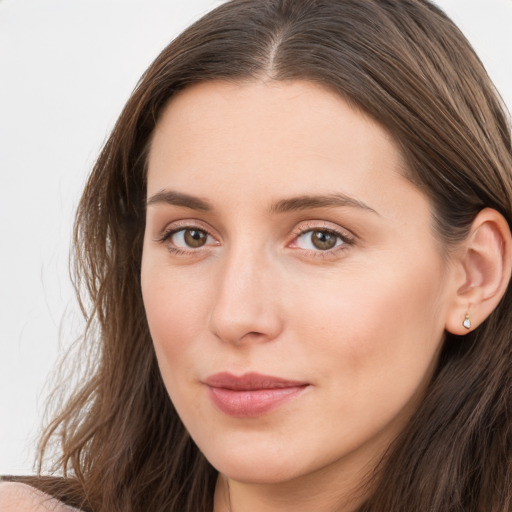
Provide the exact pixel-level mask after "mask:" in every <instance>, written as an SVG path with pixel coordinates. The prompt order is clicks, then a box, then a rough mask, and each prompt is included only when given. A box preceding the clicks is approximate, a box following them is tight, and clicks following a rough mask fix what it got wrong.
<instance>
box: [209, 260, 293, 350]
mask: <svg viewBox="0 0 512 512" xmlns="http://www.w3.org/2000/svg"><path fill="white" fill-rule="evenodd" d="M249 252H251V251H248V250H246V251H239V252H238V254H233V255H231V256H229V257H228V258H227V259H226V261H224V262H223V264H222V270H221V271H220V272H219V278H218V281H217V282H218V288H217V292H216V294H215V299H214V303H213V305H212V309H211V313H210V318H209V329H210V331H211V332H212V333H213V334H214V335H215V336H216V337H217V338H219V339H220V340H221V341H223V342H226V343H231V344H235V345H239V344H242V343H249V342H266V341H271V340H273V339H275V338H277V337H278V336H279V333H280V332H281V330H282V325H283V322H282V316H281V314H280V310H279V309H280V308H279V306H278V304H277V295H276V294H275V291H276V289H278V287H277V286H276V283H275V280H276V279H275V275H273V272H272V270H271V267H272V266H271V265H270V264H269V263H268V261H267V260H266V259H265V258H264V257H262V256H261V255H257V254H254V253H251V254H249Z"/></svg>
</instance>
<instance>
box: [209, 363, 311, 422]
mask: <svg viewBox="0 0 512 512" xmlns="http://www.w3.org/2000/svg"><path fill="white" fill-rule="evenodd" d="M204 384H205V385H206V386H207V387H208V392H209V396H210V399H211V400H212V402H213V404H214V405H215V406H216V407H217V409H219V410H220V411H221V412H223V413H224V414H227V415H228V416H233V417H235V418H254V417H256V416H260V415H262V414H265V413H267V412H270V411H271V410H273V409H276V408H277V407H279V406H281V405H283V404H284V403H285V402H288V401H289V400H292V399H293V398H296V397H298V396H299V395H301V394H302V393H303V392H304V391H305V390H306V388H308V387H309V386H310V384H309V383H307V382H301V381H294V380H287V379H282V378H279V377H273V376H270V375H262V374H259V373H253V372H251V373H246V374H244V375H241V376H236V375H233V374H231V373H228V372H222V373H216V374H215V375H211V376H210V377H208V378H207V379H205V380H204Z"/></svg>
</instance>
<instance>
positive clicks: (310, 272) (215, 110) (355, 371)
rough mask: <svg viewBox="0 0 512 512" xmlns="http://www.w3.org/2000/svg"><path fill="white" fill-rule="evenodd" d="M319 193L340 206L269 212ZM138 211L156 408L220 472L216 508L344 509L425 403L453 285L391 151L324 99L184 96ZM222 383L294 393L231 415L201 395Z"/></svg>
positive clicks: (274, 92)
mask: <svg viewBox="0 0 512 512" xmlns="http://www.w3.org/2000/svg"><path fill="white" fill-rule="evenodd" d="M163 191H166V192H168V191H174V192H178V193H180V194H187V195H189V196H193V197H194V198H199V199H200V200H202V201H203V202H207V203H208V205H209V206H210V208H209V209H208V210H204V209H199V208H198V206H201V205H198V204H194V203H193V202H192V203H190V202H189V203H188V205H183V204H182V205H177V204H168V203H167V202H165V201H163V200H162V195H160V196H159V195H158V194H161V193H162V192H163ZM332 194H344V195H345V196H348V197H349V198H350V200H349V201H345V203H346V204H345V205H332V204H331V205H324V206H319V205H316V206H315V205H314V204H309V205H304V204H303V205H302V206H303V208H301V209H286V208H283V201H284V200H287V199H290V198H294V197H302V196H306V195H307V196H310V195H314V196H326V195H332ZM174 198H176V196H174ZM173 201H174V199H173ZM279 202H281V207H282V208H281V209H279V208H277V209H276V208H275V207H274V208H273V209H272V208H271V205H274V206H275V205H276V203H279ZM148 203H149V204H148V208H147V225H146V232H145V239H144V250H143V260H142V292H143V298H144V304H145V308H146V312H147V318H148V323H149V327H150V331H151V335H152V338H153V341H154V346H155V350H156V354H157V358H158V362H159V366H160V369H161V372H162V376H163V379H164V382H165V385H166V388H167V390H168V392H169V395H170V397H171V399H172V401H173V403H174V405H175V407H176V409H177V411H178V413H179V415H180V417H181V418H182V420H183V422H184V424H185V426H186V428H187V429H188V431H189V432H190V434H191V436H192V438H193V439H194V441H195V442H196V443H197V445H198V446H199V448H200V449H201V451H202V452H203V453H204V454H205V456H206V457H207V459H208V460H209V461H210V462H211V463H212V465H213V466H214V467H215V468H217V469H218V470H219V472H220V473H221V478H220V479H219V484H218V489H217V491H218V492H217V493H216V502H215V510H216V511H222V510H228V509H229V508H230V507H231V508H232V510H233V511H236V512H243V511H249V510H250V511H252V512H255V511H256V512H258V511H267V510H286V511H288V510H289V511H295V512H297V511H299V512H300V511H306V510H308V511H310V510H312V509H313V508H312V507H314V510H316V511H331V510H337V511H340V510H342V511H350V510H354V508H355V507H356V506H357V504H358V503H360V501H361V499H362V498H363V497H364V490H362V484H364V482H365V477H366V475H367V474H368V473H369V472H370V471H371V470H372V468H374V466H375V464H376V462H377V461H378V460H379V459H380V457H382V455H383V453H384V451H385V450H386V448H387V447H388V446H389V444H390V442H391V441H392V440H393V439H394V438H395V437H396V435H397V434H398V433H399V432H400V431H401V429H402V428H403V426H404V424H405V423H406V422H407V420H408V418H409V417H410V415H411V414H412V412H413V411H414V410H415V408H416V406H417V404H418V401H419V400H420V399H421V397H422V395H423V393H424V389H425V386H426V383H427V382H428V379H429V377H430V376H431V373H432V370H433V367H434V366H435V362H436V360H437V356H438V353H439V349H440V345H441V343H442V340H443V335H444V329H445V323H446V321H447V318H448V317H449V316H450V314H451V315H452V316H453V311H452V310H451V308H452V304H453V290H454V282H455V280H456V279H457V278H459V279H460V272H459V274H457V272H456V271H455V270H454V267H453V266H452V265H451V264H450V262H449V261H447V260H446V257H445V256H444V255H443V253H442V250H441V248H440V246H439V242H438V241H437V240H436V238H435V235H434V232H433V229H432V215H431V210H430V204H429V200H428V198H427V197H426V196H425V195H424V194H423V193H422V192H421V191H420V190H419V189H418V188H416V187H415V186H414V185H413V184H411V183H410V182H409V181H408V180H407V179H406V178H405V177H404V163H403V160H402V155H401V153H400V151H399V150H398V147H397V145H396V144H395V142H394V141H393V139H392V138H391V137H390V136H389V135H388V133H387V132H386V131H385V130H384V129H383V128H382V127H380V126H379V125H378V124H376V123H375V122H374V121H373V120H371V119H369V118H368V117H367V116H365V115H363V114H362V113H361V112H359V111H357V110H355V109H354V108H352V107H350V106H349V105H348V104H347V103H346V102H344V101H343V100H342V99H341V98H340V97H339V96H337V95H336V94H334V93H332V92H330V91H328V90H326V89H324V88H323V87H321V86H320V85H315V84H312V83H308V82H300V81H297V82H272V81H267V82H265V81H252V82H244V83H225V82H210V83H203V84H199V85H195V86H193V87H190V88H188V89H186V90H184V91H182V92H181V93H180V94H179V95H177V96H176V97H174V98H173V99H172V100H171V102H170V103H169V105H168V106H167V108H166V109H165V111H164V113H163V115H162V117H161V119H160V121H159V123H158V125H157V129H156V130H155V133H154V136H153V140H152V145H151V149H150V153H149V166H148ZM361 203H364V205H365V206H364V207H363V206H361ZM276 210H277V211H276ZM185 228H191V229H195V230H198V231H199V233H200V234H202V235H203V237H204V240H205V243H204V245H202V246H199V247H190V245H187V240H189V241H190V240H193V239H192V238H190V236H189V237H188V238H186V237H185V236H184V235H190V234H191V232H190V231H188V232H187V231H186V230H185ZM180 229H181V231H178V232H177V233H175V234H174V235H171V236H169V232H170V231H172V230H180ZM184 230H185V231H184ZM304 232H305V233H304ZM314 232H316V233H318V235H319V236H320V237H322V236H325V235H326V234H327V235H330V236H331V237H334V238H333V239H334V240H335V246H334V247H333V248H330V249H319V248H318V247H317V246H315V245H314V243H313V240H314V239H312V236H313V233H314ZM336 233H337V234H336ZM166 234H167V235H168V236H167V237H166ZM462 319H463V317H462V318H461V321H462ZM221 371H229V372H230V373H232V374H234V375H242V374H244V373H246V372H249V371H255V372H259V373H263V374H267V375H273V376H278V377H281V378H285V379H293V380H297V381H301V382H306V383H307V384H308V386H307V388H306V389H305V390H304V392H303V393H301V394H300V395H299V396H297V397H296V398H294V399H292V400H290V401H287V402H286V403H284V404H282V405H281V406H280V407H277V408H276V409H273V410H271V411H269V412H267V413H265V414H262V415H259V416H257V417H255V418H234V417H232V416H229V415H226V414H224V413H223V412H221V411H219V410H218V409H217V408H216V407H215V405H214V404H213V403H212V400H211V399H210V396H209V393H208V389H207V386H206V385H205V384H204V379H205V378H207V377H208V376H210V375H212V374H215V373H217V372H221ZM228 482H229V492H228ZM228 494H229V498H228ZM229 501H231V504H229Z"/></svg>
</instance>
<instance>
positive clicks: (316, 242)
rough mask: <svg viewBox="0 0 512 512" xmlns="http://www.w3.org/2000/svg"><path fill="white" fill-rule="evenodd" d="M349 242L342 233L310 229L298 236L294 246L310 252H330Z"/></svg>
mask: <svg viewBox="0 0 512 512" xmlns="http://www.w3.org/2000/svg"><path fill="white" fill-rule="evenodd" d="M347 242H348V240H347V239H346V237H344V236H343V235H342V234H341V233H337V232H336V231H332V230H329V229H309V230H307V231H303V232H302V233H301V234H300V235H298V236H297V238H296V240H295V242H294V244H293V245H294V246H295V247H299V248H300V249H306V250H310V251H329V250H331V249H334V248H336V247H339V246H340V245H343V244H345V243H347Z"/></svg>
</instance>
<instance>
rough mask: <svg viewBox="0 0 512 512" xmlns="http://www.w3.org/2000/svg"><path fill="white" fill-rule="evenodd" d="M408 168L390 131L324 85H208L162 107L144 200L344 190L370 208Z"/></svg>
mask: <svg viewBox="0 0 512 512" xmlns="http://www.w3.org/2000/svg"><path fill="white" fill-rule="evenodd" d="M404 168H405V165H404V161H403V158H402V154H401V152H400V150H399V149H398V146H397V144H396V143H395V142H394V140H393V138H392V137H391V135H390V134H389V133H388V132H387V131H386V130H385V129H384V128H383V127H381V126H380V125H379V124H378V123H377V122H375V121H373V120H372V119H371V118H369V117H368V116H366V115H365V114H363V113H362V112H361V111H359V110H357V109H355V108H354V107H352V106H351V105H349V104H348V103H347V102H346V101H344V100H343V99H342V98H341V96H339V95H338V94H336V93H334V92H332V91H330V90H329V89H327V88H326V87H323V86H321V85H319V84H315V83H310V82H305V81H290V82H275V81H268V82H262V81H259V82H255V81H253V82H241V83H232V82H206V83H201V84H198V85H194V86H191V87H189V88H187V89H185V90H183V91H181V92H180V93H179V94H177V95H176V96H175V97H173V98H172V100H171V101H170V102H169V104H168V105H167V106H166V108H165V109H164V111H163V113H162V115H161V117H160V120H159V122H158V124H157V126H156V129H155V132H154V134H153V139H152V144H151V148H150V152H149V161H148V195H149V194H154V193H156V192H158V191H160V190H163V189H166V188H169V187H172V188H173V189H175V190H178V191H182V192H187V193H188V192H190V188H191V187H192V188H193V189H194V192H195V194H196V195H199V196H208V197H211V196H212V194H214V195H215V194H217V195H219V194H220V195H222V194H225V193H228V192H234V193H237V194H243V193H245V194H246V195H247V194H250V195H251V196H257V195H258V193H261V194H263V195H266V196H269V195H271V196H272V195H297V194H304V193H309V192H319V193H329V192H331V191H333V190H334V189H340V190H336V191H339V192H342V193H346V194H350V195H354V196H355V197H362V195H364V196H366V199H365V201H366V202H368V201H369V200H374V199H377V200H381V199H382V197H383V196H384V195H386V194H387V192H389V191H391V189H392V188H396V186H397V183H398V182H400V185H401V186H407V187H410V186H411V184H410V183H409V182H408V181H407V180H406V179H405V178H404V177H403V175H404V174H405V172H404ZM370 185H371V186H370ZM393 200H394V199H393Z"/></svg>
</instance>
